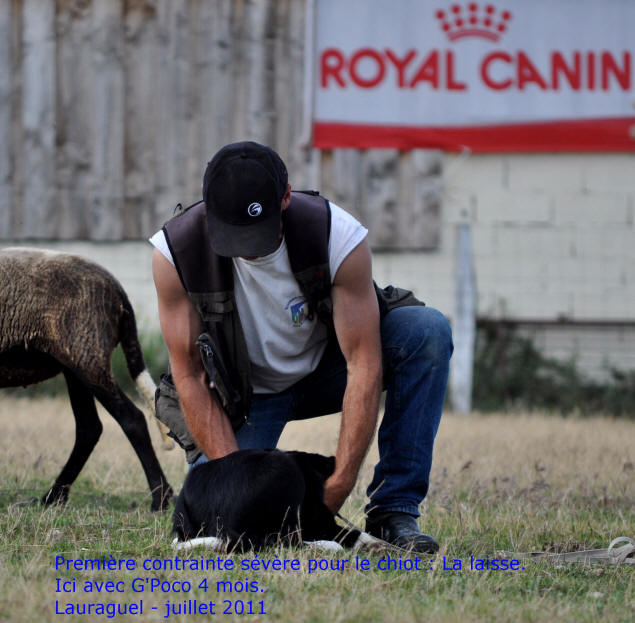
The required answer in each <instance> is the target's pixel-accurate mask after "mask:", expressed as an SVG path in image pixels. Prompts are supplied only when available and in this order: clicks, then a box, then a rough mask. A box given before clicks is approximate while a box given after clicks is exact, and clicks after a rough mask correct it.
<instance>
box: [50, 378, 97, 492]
mask: <svg viewBox="0 0 635 623" xmlns="http://www.w3.org/2000/svg"><path fill="white" fill-rule="evenodd" d="M64 378H65V379H66V386H67V387H68V395H69V398H70V400H71V407H72V409H73V415H74V416H75V445H74V446H73V450H72V452H71V455H70V456H69V457H68V461H67V462H66V465H64V469H62V471H61V472H60V475H59V476H58V477H57V480H56V481H55V484H54V485H53V486H52V487H51V490H50V491H49V492H48V493H47V494H46V495H45V496H44V497H43V498H42V503H43V504H64V503H65V502H66V500H67V499H68V492H69V490H70V488H71V485H72V484H73V482H75V479H76V478H77V476H78V475H79V472H80V471H81V470H82V468H83V467H84V464H85V463H86V461H87V460H88V457H89V456H90V453H91V452H92V451H93V448H94V447H95V445H96V444H97V441H98V440H99V437H100V435H101V431H102V428H103V427H102V425H101V422H100V421H99V416H98V415H97V408H96V407H95V399H94V397H93V395H92V393H91V392H90V390H89V389H88V388H87V387H86V386H85V385H84V384H83V383H82V382H81V381H80V380H79V379H78V378H77V377H76V376H75V375H74V374H73V373H72V372H70V371H69V370H64Z"/></svg>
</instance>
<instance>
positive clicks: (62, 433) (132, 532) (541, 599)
mask: <svg viewBox="0 0 635 623" xmlns="http://www.w3.org/2000/svg"><path fill="white" fill-rule="evenodd" d="M100 413H101V415H102V422H103V423H104V434H103V436H102V439H101V440H100V442H99V444H98V446H97V448H96V450H95V452H94V454H93V455H92V456H91V458H90V459H89V461H88V463H87V465H86V467H85V469H84V470H83V472H82V474H81V475H80V477H79V479H78V481H77V483H76V485H75V487H74V488H73V490H71V496H70V501H69V504H68V506H67V507H66V508H65V509H42V508H41V507H39V506H37V505H32V504H23V502H27V501H28V500H30V499H31V498H33V497H35V496H38V497H39V496H40V495H41V494H42V493H44V491H45V490H46V488H47V487H48V486H49V485H50V484H51V482H52V480H53V479H54V477H55V476H56V475H57V473H58V472H59V470H60V469H61V466H62V465H63V463H64V461H65V460H66V458H67V456H68V454H69V452H70V448H71V445H72V440H73V437H74V423H73V418H72V416H71V413H70V408H69V405H68V402H67V400H66V399H63V398H60V399H48V400H37V401H32V400H27V399H16V398H7V397H5V396H3V395H2V394H1V393H0V422H1V423H2V430H3V435H2V437H1V438H0V452H1V455H2V457H3V458H2V461H1V463H0V474H1V475H2V481H1V482H2V484H1V485H0V513H1V514H2V518H1V523H0V586H2V588H1V589H0V619H3V618H6V619H7V620H15V621H20V620H23V621H35V620H50V619H53V618H56V615H55V600H56V599H62V600H67V597H68V596H64V595H59V594H56V593H55V579H56V578H58V577H60V574H59V573H56V572H55V569H54V565H53V563H54V557H55V555H56V554H58V553H64V555H66V556H67V557H70V556H74V557H86V558H90V557H93V558H94V557H97V556H101V555H104V554H106V555H109V554H112V555H113V556H115V557H130V558H135V559H137V560H141V559H143V558H146V557H152V558H169V557H171V556H172V555H173V554H172V552H171V550H170V548H169V539H170V535H169V523H170V522H169V517H166V516H157V515H153V514H151V513H149V512H148V510H147V509H148V507H149V504H150V498H149V492H148V490H147V485H146V482H145V478H144V476H143V473H142V471H141V468H140V464H139V462H138V460H137V458H136V456H135V455H134V453H133V451H132V448H131V446H130V444H129V443H128V442H127V440H126V439H125V438H124V436H123V433H122V432H121V430H120V429H119V428H118V426H117V425H116V423H115V422H114V421H113V420H112V418H111V417H110V416H109V415H107V414H105V413H103V412H100ZM338 425H339V419H338V417H337V416H328V417H325V418H319V419H316V420H313V421H309V422H301V423H293V424H291V425H289V426H288V427H287V430H286V431H285V433H284V436H283V439H282V441H281V446H283V447H285V448H297V449H305V450H312V451H318V452H323V453H332V452H333V451H334V448H335V443H336V439H337V430H338ZM150 430H151V434H152V437H153V441H154V443H155V447H156V448H158V447H159V440H158V434H157V433H156V430H155V429H154V427H151V429H150ZM633 439H635V423H634V422H632V421H627V420H615V421H614V420H607V419H599V418H598V419H595V418H589V419H576V418H569V419H563V418H560V417H555V416H546V415H534V414H514V415H491V416H480V415H474V416H472V417H469V418H463V417H459V416H454V415H452V414H446V415H444V419H443V421H442V424H441V428H440V430H439V435H438V438H437V444H436V447H435V453H436V454H435V460H434V466H433V474H432V482H431V489H430V493H429V495H428V497H427V499H426V501H425V503H424V505H423V508H422V527H423V528H424V529H426V530H428V531H429V532H430V533H432V534H435V535H436V536H438V538H439V539H440V541H441V543H442V552H441V555H445V556H446V557H447V558H448V560H451V559H454V558H459V559H462V560H465V559H468V558H469V556H470V555H471V554H474V555H488V554H489V555H493V553H494V552H495V551H496V550H498V549H508V550H512V551H528V550H552V551H565V550H576V549H583V548H593V547H606V545H607V543H608V542H609V541H610V539H611V538H613V537H615V536H619V535H620V534H627V535H628V536H635V522H634V521H633V520H634V514H633V503H634V494H635V489H634V484H633V483H634V482H635V478H634V475H635V471H634V469H633V464H634V462H635V457H634V456H633V455H634V452H635V450H634V447H633ZM158 455H159V460H160V461H161V463H162V465H163V467H164V470H165V472H166V475H167V477H168V479H169V480H170V483H171V484H172V486H173V487H174V488H175V489H177V490H178V488H179V487H180V485H181V482H182V480H183V478H184V476H185V469H184V464H183V455H182V453H181V452H180V451H178V450H177V451H173V452H165V451H162V450H159V451H158ZM375 459H376V449H373V450H371V453H370V455H369V457H368V460H367V462H366V464H365V466H364V469H363V473H362V477H361V478H360V486H359V487H358V489H357V490H356V492H355V493H354V495H352V496H351V499H350V500H349V501H348V502H347V504H346V506H345V508H344V512H345V514H346V515H347V516H349V517H350V518H351V519H354V520H356V521H358V522H359V523H361V521H362V517H361V509H362V508H363V504H364V497H363V492H364V486H363V485H364V484H365V483H367V482H368V481H369V479H370V474H371V470H372V465H373V462H374V460H375ZM274 554H278V555H279V556H280V557H287V558H289V557H297V558H299V559H300V560H302V561H303V563H304V562H306V560H307V559H308V558H309V557H310V554H307V553H306V552H298V551H295V552H294V551H290V550H285V549H280V550H277V551H276V552H271V553H270V554H269V556H270V557H273V556H274ZM196 555H197V556H200V555H203V554H202V553H201V552H198V553H197V554H196ZM240 559H241V558H240V557H237V560H240ZM75 575H76V576H78V580H79V576H82V574H81V573H80V574H75ZM84 575H85V574H84ZM133 575H134V574H133ZM137 575H139V574H138V573H137ZM159 575H162V576H163V577H165V578H168V579H172V580H174V579H189V580H190V581H192V582H193V583H194V582H200V580H201V578H202V577H203V576H204V575H205V574H203V575H201V574H200V573H196V572H182V573H181V574H178V573H167V572H166V573H162V574H159ZM209 575H210V574H207V576H208V577H209ZM225 575H226V576H227V577H229V578H230V579H233V580H234V581H236V580H239V579H242V580H244V579H245V572H242V573H240V572H239V573H234V574H233V575H232V574H231V573H228V574H225ZM249 575H250V576H251V577H250V579H251V578H255V579H257V580H258V581H259V583H260V586H261V587H264V588H266V592H265V593H263V594H259V595H258V596H257V597H256V598H255V599H257V600H261V599H264V602H265V604H266V611H267V615H266V616H260V617H256V616H246V615H242V616H237V615H234V616H229V615H226V616H224V617H223V618H224V619H225V620H237V621H246V620H250V621H251V620H261V621H265V620H270V621H315V622H317V621H404V622H406V621H407V622H410V621H418V620H424V619H425V620H435V621H436V620H438V621H459V620H460V621H483V620H491V619H493V618H496V619H499V620H501V621H512V620H520V621H543V620H544V621H546V620H554V619H557V620H568V621H574V620H575V621H578V620H581V621H593V620H600V619H602V620H610V621H630V620H632V607H633V597H632V582H633V576H632V569H627V568H625V567H621V568H615V567H611V568H597V567H590V566H588V565H578V566H572V567H566V568H554V567H552V566H550V565H547V564H537V563H533V564H532V566H531V568H528V569H527V570H526V571H525V572H523V573H511V574H510V573H508V574H503V573H484V574H475V573H453V572H447V571H446V572H442V571H440V570H439V569H437V571H435V572H432V573H425V574H423V575H417V574H412V573H379V572H376V571H375V572H372V573H359V572H347V573H343V574H342V573H340V574H336V573H328V572H324V573H317V574H312V575H310V576H309V575H307V573H306V572H302V573H300V574H289V573H280V572H278V573H276V572H265V573H260V574H255V573H250V574H249ZM66 576H68V574H65V576H64V577H66ZM219 577H220V576H218V574H217V576H215V577H214V580H216V579H219ZM100 578H101V579H111V580H112V579H115V580H116V579H118V578H117V577H113V574H110V575H108V574H105V575H103V574H102V576H100ZM122 578H123V579H126V580H130V579H131V577H130V576H125V577H124V576H122ZM82 579H85V578H84V577H82ZM199 592H200V591H199ZM206 596H207V599H208V600H209V599H211V598H212V597H214V596H215V595H211V596H210V594H207V595H204V594H196V595H195V597H198V598H199V599H204V598H205V597H206ZM71 597H73V598H74V599H75V601H80V598H81V600H83V601H84V602H85V601H98V600H100V599H103V597H101V598H100V597H97V596H94V597H90V599H88V598H87V597H86V595H83V596H82V595H74V596H71ZM143 597H144V599H145V600H146V603H147V604H148V605H150V604H153V603H156V604H161V606H162V604H163V603H164V602H165V600H166V596H165V595H163V596H162V595H158V596H156V595H155V596H151V595H146V596H143ZM171 597H172V598H173V600H174V601H178V599H179V597H180V596H178V595H168V596H167V598H168V599H169V598H171ZM187 597H190V598H192V595H189V596H187ZM240 597H241V596H240V595H238V596H237V595H234V599H236V598H240ZM136 598H138V596H135V595H132V596H130V595H125V596H123V597H122V596H117V595H115V596H113V595H110V596H108V598H107V599H106V601H109V602H111V603H123V602H126V601H128V602H130V601H132V600H133V599H136ZM180 598H181V600H182V599H184V598H185V597H180ZM242 599H244V600H246V599H248V596H247V595H243V596H242ZM163 614H164V612H163ZM163 614H160V615H157V614H156V613H155V614H153V615H148V616H145V615H144V616H143V617H139V616H137V617H128V618H125V617H124V618H121V617H118V618H117V619H116V620H158V619H159V618H162V616H163ZM67 618H68V620H73V617H67ZM100 618H105V617H104V616H102V617H100ZM190 618H192V617H187V616H182V617H181V616H177V617H172V618H171V620H183V621H184V620H190ZM78 620H79V619H78ZM82 620H86V619H82Z"/></svg>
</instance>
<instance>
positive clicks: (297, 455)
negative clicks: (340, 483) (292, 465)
mask: <svg viewBox="0 0 635 623" xmlns="http://www.w3.org/2000/svg"><path fill="white" fill-rule="evenodd" d="M289 454H290V455H291V456H292V457H293V460H294V461H295V462H296V464H297V465H298V467H299V468H300V469H301V470H302V473H303V474H304V476H305V478H307V477H308V478H311V477H312V478H313V479H317V480H320V481H322V482H324V481H325V480H326V479H327V478H328V477H329V476H330V475H331V474H332V473H333V472H334V471H335V457H334V456H324V455H323V454H314V453H311V452H299V451H293V452H289Z"/></svg>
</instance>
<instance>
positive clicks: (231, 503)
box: [173, 450, 360, 550]
mask: <svg viewBox="0 0 635 623" xmlns="http://www.w3.org/2000/svg"><path fill="white" fill-rule="evenodd" d="M334 469H335V458H334V457H332V456H331V457H326V456H322V455H321V454H310V453H307V452H283V451H281V450H238V451H237V452H233V453H232V454H228V455H227V456H224V457H223V458H220V459H216V460H213V461H208V462H207V463H202V464H201V465H197V466H196V467H195V468H193V469H191V470H190V472H189V473H188V475H187V477H186V478H185V482H184V483H183V488H182V489H181V493H180V494H179V496H178V499H177V501H176V507H175V510H174V516H173V527H174V531H175V532H176V534H177V537H178V540H179V541H188V540H190V539H193V538H196V537H218V538H219V539H222V540H223V541H224V542H225V543H226V544H227V548H228V549H234V548H236V549H239V550H241V549H242V550H244V549H248V548H253V549H259V548H261V547H265V546H269V545H276V544H279V543H286V544H301V543H302V542H305V541H319V540H329V541H338V542H339V543H340V544H342V545H344V546H352V545H354V544H355V543H356V541H357V539H358V537H359V535H360V532H359V531H356V530H352V531H347V530H346V529H343V528H341V527H340V526H338V525H337V523H336V522H335V519H334V517H333V515H332V513H331V512H330V511H329V509H328V508H327V507H326V505H325V504H324V502H323V493H324V481H325V480H326V479H327V478H328V477H329V476H330V475H331V474H332V473H333V470H334Z"/></svg>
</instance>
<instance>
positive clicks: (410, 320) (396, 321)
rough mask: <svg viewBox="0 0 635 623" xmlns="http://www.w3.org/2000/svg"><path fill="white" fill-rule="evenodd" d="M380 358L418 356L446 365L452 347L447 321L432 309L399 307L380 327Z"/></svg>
mask: <svg viewBox="0 0 635 623" xmlns="http://www.w3.org/2000/svg"><path fill="white" fill-rule="evenodd" d="M382 345H383V348H384V354H385V355H386V354H388V353H389V352H390V351H391V350H392V351H393V352H395V351H397V350H398V351H400V352H401V354H402V355H404V354H406V352H408V353H409V354H410V355H412V354H414V353H415V352H416V353H420V354H421V355H423V356H425V358H426V359H429V360H433V361H442V362H443V361H445V362H447V361H449V359H450V357H451V355H452V351H453V350H454V345H453V342H452V329H451V327H450V323H449V322H448V320H447V318H446V317H445V316H444V315H443V314H442V313H441V312H440V311H438V310H436V309H434V308H433V307H427V306H426V307H423V306H416V307H399V308H397V309H394V310H392V311H391V312H390V313H389V314H388V316H386V318H385V319H384V320H383V323H382Z"/></svg>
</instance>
